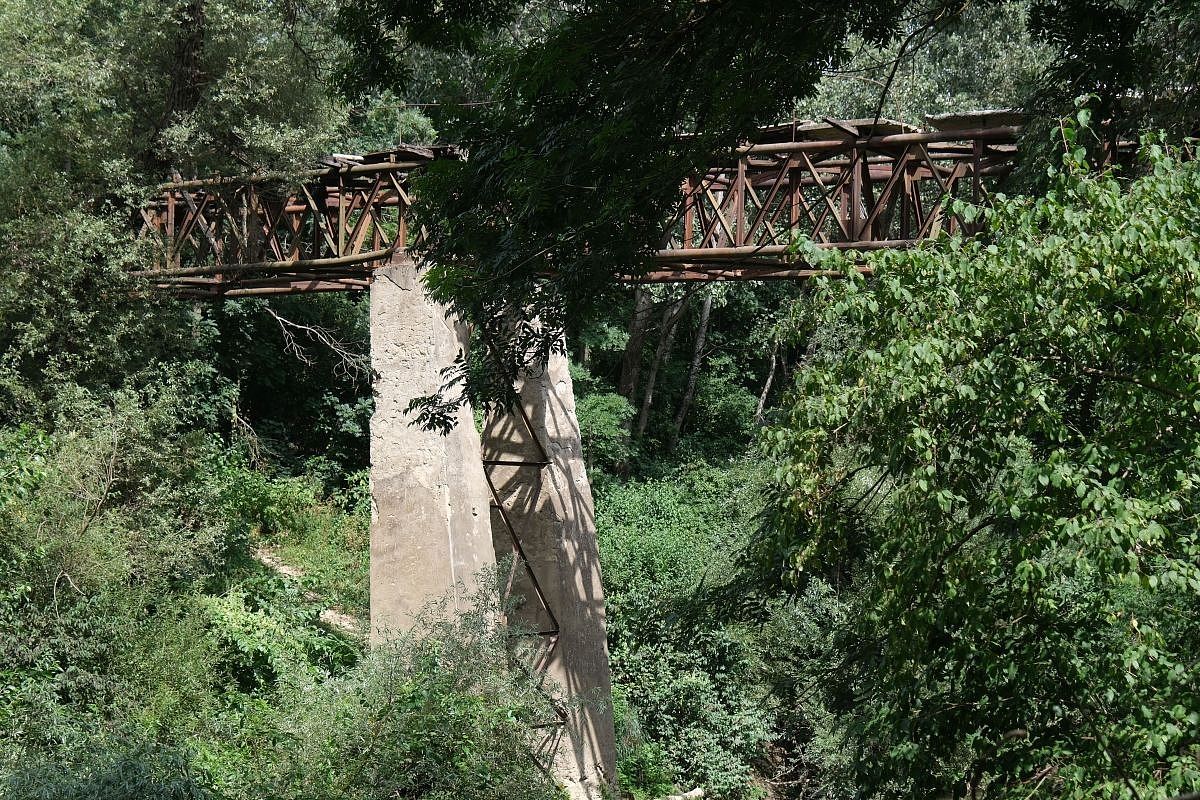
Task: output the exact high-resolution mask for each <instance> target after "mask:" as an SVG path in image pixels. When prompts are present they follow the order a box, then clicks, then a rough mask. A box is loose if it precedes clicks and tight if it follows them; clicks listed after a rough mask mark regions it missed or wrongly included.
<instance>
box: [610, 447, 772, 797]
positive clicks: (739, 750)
mask: <svg viewBox="0 0 1200 800" xmlns="http://www.w3.org/2000/svg"><path fill="white" fill-rule="evenodd" d="M760 480H761V477H760V476H759V475H758V474H757V473H756V470H755V468H754V467H753V466H752V465H750V464H748V463H744V462H740V463H737V464H735V465H733V466H732V467H729V468H725V469H721V468H717V467H712V466H707V465H704V464H693V465H689V466H688V467H686V468H679V469H677V470H676V471H674V472H672V473H670V474H669V475H667V476H666V477H663V478H659V479H650V480H645V481H630V482H628V483H624V484H616V483H613V484H609V485H603V486H601V487H600V489H599V500H598V502H597V509H598V512H597V530H598V535H599V540H600V554H601V560H602V567H603V569H604V580H605V596H606V610H607V617H608V636H609V648H610V652H611V657H612V668H613V678H614V682H615V684H616V686H617V687H618V690H619V692H620V693H621V694H622V695H623V696H624V698H625V699H626V701H627V703H628V706H629V709H630V711H631V716H632V717H633V718H634V719H636V720H637V721H638V724H639V729H640V731H641V732H642V733H643V734H644V736H645V737H646V739H647V740H648V741H649V742H650V743H651V744H652V745H655V746H657V750H658V752H660V753H661V755H662V757H663V758H664V759H665V762H666V764H667V766H668V768H669V774H670V777H671V779H672V780H673V781H674V782H675V783H676V784H679V785H680V786H681V787H684V788H692V787H694V786H703V787H704V788H705V789H706V790H707V791H708V792H709V794H710V795H712V796H728V797H745V796H750V795H753V794H755V793H756V791H757V789H756V777H755V769H754V762H755V761H756V759H758V758H759V757H760V756H761V753H762V751H763V748H764V747H765V745H766V744H767V743H768V742H769V741H770V740H771V739H772V738H773V735H774V734H773V732H772V727H771V726H772V719H773V716H772V713H771V712H770V711H769V710H768V709H767V708H766V706H765V700H766V691H765V683H764V681H763V679H762V676H761V674H760V667H759V665H760V661H761V658H760V656H759V645H758V643H757V640H756V636H755V634H754V633H753V630H752V629H750V628H747V627H744V626H742V625H738V624H735V623H732V622H727V621H725V619H726V615H724V614H722V613H721V612H720V611H718V610H717V609H716V608H714V607H713V605H712V604H711V603H710V600H709V597H710V594H709V592H710V590H712V589H713V588H714V587H716V586H720V585H721V584H722V583H723V582H724V581H726V580H727V579H728V577H729V576H730V575H731V574H732V572H733V569H734V567H733V562H734V558H735V557H736V553H737V552H738V550H739V549H740V547H741V545H742V543H743V542H745V541H747V540H748V538H749V537H750V535H751V532H752V530H753V526H754V522H753V520H754V517H755V514H756V513H757V510H758V489H757V487H758V485H759V482H760ZM726 610H731V609H728V607H727V608H726ZM654 756H655V753H654V752H651V751H647V750H645V749H640V748H638V747H636V746H633V747H631V749H630V752H629V753H628V754H627V756H626V760H627V761H628V763H627V764H626V766H625V769H626V770H627V771H628V772H629V773H630V775H631V780H632V781H633V787H632V788H633V789H638V790H642V789H644V788H645V787H646V785H647V783H649V785H650V786H656V785H657V784H656V782H655V780H654V779H653V771H652V765H653V762H654ZM639 776H641V777H639ZM639 787H640V788H639Z"/></svg>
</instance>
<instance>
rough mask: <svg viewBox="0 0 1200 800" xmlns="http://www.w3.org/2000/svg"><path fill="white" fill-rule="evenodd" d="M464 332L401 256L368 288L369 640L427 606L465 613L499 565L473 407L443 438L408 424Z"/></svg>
mask: <svg viewBox="0 0 1200 800" xmlns="http://www.w3.org/2000/svg"><path fill="white" fill-rule="evenodd" d="M464 339H465V335H464V332H463V331H462V330H461V329H460V328H459V327H458V326H456V325H454V324H453V323H452V322H451V321H450V320H448V319H447V318H446V310H445V308H443V307H442V306H440V305H438V304H436V303H434V302H432V301H431V300H430V299H429V298H428V297H427V296H426V294H425V289H424V286H423V285H422V283H421V281H420V278H419V276H418V274H417V268H416V265H415V264H414V263H413V261H412V259H411V258H409V257H408V255H407V254H398V255H397V256H395V257H394V258H393V260H392V262H391V263H390V264H389V265H388V266H387V267H384V268H382V269H380V270H377V271H376V272H375V280H374V282H373V283H372V285H371V366H372V368H373V369H374V371H375V373H376V376H377V377H376V383H375V414H374V416H372V417H371V641H372V642H379V641H382V640H384V639H386V638H387V636H388V635H389V633H393V632H396V631H399V630H406V629H407V628H408V627H410V626H411V625H412V623H413V621H414V617H415V615H417V614H418V613H420V611H421V610H422V608H423V607H424V606H425V605H426V604H427V603H429V602H430V601H434V600H438V599H440V598H444V597H447V596H449V597H450V598H451V600H450V602H451V605H452V608H458V609H461V610H466V608H467V606H468V605H469V599H470V598H469V596H470V595H471V593H472V592H473V591H474V590H475V587H476V579H477V576H478V574H479V572H480V570H481V569H483V568H484V567H488V566H493V565H494V564H495V555H494V551H493V548H492V534H491V527H490V514H489V510H488V509H489V504H490V490H489V489H488V485H487V480H486V478H485V476H484V473H483V464H482V463H481V461H480V457H479V453H480V441H479V433H478V432H477V431H476V429H475V423H474V420H473V419H472V416H471V411H470V409H463V410H461V411H460V412H459V414H458V419H457V424H456V425H455V427H454V430H453V431H451V432H450V433H449V434H448V435H445V436H443V435H442V434H440V433H438V432H436V431H425V430H422V429H420V428H419V427H417V426H414V425H412V424H410V423H411V422H412V416H411V415H410V414H407V413H406V412H405V408H406V406H407V405H408V403H409V401H410V400H411V399H412V398H414V397H421V396H425V395H430V394H433V393H434V392H436V391H437V389H438V387H439V386H440V385H441V383H442V376H441V370H442V369H444V368H445V367H447V366H449V365H450V364H452V363H453V362H454V359H455V357H456V356H457V355H458V353H459V351H460V349H461V348H463V347H464V346H465V341H464Z"/></svg>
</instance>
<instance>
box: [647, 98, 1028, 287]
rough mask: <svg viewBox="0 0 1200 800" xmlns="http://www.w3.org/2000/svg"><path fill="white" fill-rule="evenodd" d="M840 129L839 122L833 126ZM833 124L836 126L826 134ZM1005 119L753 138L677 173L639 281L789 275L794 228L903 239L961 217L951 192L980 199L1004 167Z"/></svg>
mask: <svg viewBox="0 0 1200 800" xmlns="http://www.w3.org/2000/svg"><path fill="white" fill-rule="evenodd" d="M839 127H841V128H842V129H841V130H839V129H838V128H839ZM830 129H832V130H833V131H834V132H835V133H840V134H841V135H839V136H838V137H836V138H833V137H829V136H828V132H829V130H830ZM1019 132H1020V129H1019V127H1017V126H1014V125H1007V126H994V127H988V128H974V129H964V130H954V131H904V132H899V133H890V134H886V135H878V136H865V137H864V136H858V135H856V134H857V131H855V130H854V129H853V128H851V127H849V126H845V125H839V123H833V122H832V121H831V124H830V126H828V127H826V128H825V129H824V130H822V131H820V134H824V135H823V136H820V137H819V138H809V137H805V136H795V135H794V136H793V137H792V138H791V139H790V140H788V141H779V142H767V143H762V144H752V145H747V146H745V147H743V148H741V149H740V150H739V151H738V153H737V156H736V159H734V160H732V161H731V162H730V163H728V164H726V165H723V166H719V167H715V168H712V169H710V170H708V171H707V172H706V173H705V174H703V175H699V176H695V177H693V178H691V179H689V180H688V181H686V182H685V183H684V185H683V187H682V191H681V199H680V204H679V207H678V209H677V210H676V213H675V214H674V216H673V218H672V222H671V224H670V225H669V226H668V229H667V235H666V237H665V239H664V242H663V246H662V248H661V249H660V250H658V252H657V253H656V261H657V264H658V269H656V270H654V271H652V272H651V273H650V274H649V275H647V276H646V277H645V278H644V280H651V281H653V280H689V279H692V280H712V279H714V278H771V277H779V278H795V277H803V276H805V275H807V274H810V273H812V272H813V271H812V270H809V269H806V268H805V267H804V265H803V264H800V263H798V257H797V256H795V255H794V252H795V246H794V245H795V242H796V240H797V239H799V238H804V239H808V240H811V241H812V242H813V243H814V244H816V245H818V246H821V247H834V248H844V249H853V250H871V249H877V248H884V247H905V246H909V245H911V244H912V243H914V242H916V241H919V240H921V239H927V238H931V237H934V236H936V235H938V233H940V232H942V231H945V232H949V233H953V232H956V231H958V230H961V229H963V228H966V227H969V226H968V223H966V221H964V220H962V219H960V218H958V217H957V216H956V215H955V214H953V213H951V212H950V211H949V206H950V201H951V200H952V199H956V198H957V199H965V200H971V201H973V202H983V201H984V200H985V199H986V194H987V192H988V191H989V188H990V187H991V186H992V185H993V184H994V182H995V181H996V180H997V179H999V178H1001V177H1003V176H1005V175H1007V174H1008V173H1009V172H1011V171H1012V169H1013V166H1014V162H1015V157H1016V139H1017V135H1018V134H1019Z"/></svg>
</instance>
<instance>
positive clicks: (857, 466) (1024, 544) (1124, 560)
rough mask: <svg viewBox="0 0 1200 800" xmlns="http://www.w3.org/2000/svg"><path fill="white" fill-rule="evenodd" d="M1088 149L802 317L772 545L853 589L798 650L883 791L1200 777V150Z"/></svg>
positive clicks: (774, 571)
mask: <svg viewBox="0 0 1200 800" xmlns="http://www.w3.org/2000/svg"><path fill="white" fill-rule="evenodd" d="M1064 135H1065V136H1066V137H1067V139H1068V141H1073V140H1074V135H1075V134H1074V132H1073V131H1072V129H1070V128H1067V129H1066V130H1065V134H1064ZM1082 153H1083V150H1082V148H1080V149H1079V150H1078V151H1075V152H1074V153H1072V154H1070V155H1069V156H1068V158H1067V160H1066V162H1065V163H1066V166H1065V167H1064V169H1063V170H1062V171H1061V172H1060V173H1059V174H1058V175H1057V176H1056V177H1055V178H1054V180H1053V186H1052V188H1051V190H1050V191H1049V192H1048V193H1047V194H1046V195H1045V196H1044V197H1041V198H1037V199H1024V198H1018V199H1010V200H1002V201H1001V202H999V203H998V204H997V206H996V208H995V209H994V210H992V211H989V212H987V219H988V227H989V231H990V233H989V236H988V237H987V238H985V239H975V240H959V239H951V240H949V241H946V242H941V243H937V244H934V245H931V246H928V247H922V248H919V249H917V250H914V251H911V252H906V253H896V254H890V255H882V256H880V257H878V258H877V259H875V260H874V262H873V263H874V266H875V268H876V274H877V276H878V277H877V278H876V279H875V280H873V281H870V282H864V281H862V280H859V279H855V278H850V279H847V280H845V281H841V282H837V283H828V284H825V285H823V286H822V287H821V289H820V290H819V292H818V296H817V298H815V300H814V302H813V304H812V306H811V308H810V310H807V311H806V313H805V314H803V315H801V316H800V317H799V318H798V320H799V322H800V327H802V328H803V329H805V330H807V331H821V332H822V334H823V335H822V336H821V337H819V338H820V345H819V346H818V347H816V348H815V350H814V351H813V353H812V355H811V356H810V358H809V359H808V361H807V363H806V365H805V369H804V370H803V371H802V372H800V373H799V374H798V380H797V384H796V387H795V389H794V390H793V393H792V395H791V398H790V401H789V406H790V410H789V412H788V417H787V420H786V422H785V423H784V424H781V425H779V426H777V427H775V428H773V429H772V430H771V431H770V432H769V433H768V434H767V435H766V443H767V447H768V450H769V452H770V453H771V455H772V457H773V458H774V459H775V460H776V462H777V464H778V467H777V470H776V473H775V477H774V489H773V491H772V495H771V497H772V499H771V501H770V507H771V509H772V514H773V517H774V520H775V522H774V524H773V525H772V526H771V527H770V528H769V531H770V535H769V536H765V537H763V538H762V539H761V540H760V541H759V543H758V545H757V548H756V550H755V554H756V556H757V558H758V563H759V564H760V567H761V569H763V570H766V572H767V573H768V574H770V575H771V576H774V577H775V578H776V579H778V580H779V581H781V582H782V584H783V585H784V586H787V587H792V589H793V590H794V591H797V592H801V593H806V592H811V591H813V589H814V587H820V586H831V587H832V591H834V593H835V594H836V595H837V597H838V598H839V600H840V602H841V603H842V604H843V605H844V609H843V611H842V614H843V616H842V619H841V623H840V624H839V625H838V627H837V631H836V636H834V637H833V639H832V641H831V643H830V646H831V648H832V649H831V650H830V651H829V652H827V653H816V654H804V653H803V651H801V652H800V653H799V654H798V655H800V657H801V658H802V659H807V660H808V661H809V662H810V663H809V666H810V668H811V669H810V670H809V681H817V683H813V684H812V689H813V691H816V692H819V693H822V694H824V695H825V696H827V697H829V698H830V699H831V700H834V701H836V702H837V707H838V708H839V710H840V711H841V713H842V715H843V724H844V735H845V737H846V746H847V747H848V748H849V750H850V752H852V753H853V754H854V762H855V766H854V770H853V774H854V776H855V783H856V785H858V786H860V787H862V789H863V790H864V791H866V792H868V793H870V794H872V795H890V794H896V793H900V794H908V793H915V794H917V795H928V794H930V793H934V792H957V793H959V794H960V795H961V794H963V793H966V794H969V795H972V796H973V795H975V794H980V793H982V795H983V796H987V797H1010V796H1011V797H1026V796H1029V795H1030V794H1031V793H1032V794H1035V795H1036V794H1038V793H1045V794H1047V795H1052V796H1056V797H1096V796H1105V797H1142V798H1147V797H1167V796H1171V795H1173V794H1175V793H1176V792H1182V791H1184V790H1188V789H1192V790H1194V789H1196V788H1197V787H1198V786H1200V765H1198V762H1197V754H1198V753H1200V697H1197V694H1196V687H1197V685H1200V682H1198V680H1197V677H1198V676H1197V674H1196V662H1195V652H1194V643H1195V635H1196V630H1197V629H1196V624H1197V620H1198V617H1197V614H1198V613H1200V570H1198V567H1197V565H1198V563H1200V560H1198V557H1200V549H1198V547H1200V544H1198V542H1197V530H1198V527H1197V521H1198V520H1197V514H1198V512H1200V509H1198V507H1197V493H1196V486H1197V480H1198V479H1200V438H1198V436H1200V424H1197V423H1198V422H1200V418H1198V416H1197V415H1198V414H1200V402H1198V401H1197V400H1196V397H1197V390H1198V389H1200V293H1198V289H1197V287H1198V286H1200V246H1198V242H1197V239H1196V230H1197V222H1200V169H1197V167H1196V165H1195V162H1191V161H1188V162H1181V161H1179V160H1178V157H1177V156H1176V155H1173V154H1168V153H1164V152H1163V150H1162V149H1161V148H1160V147H1159V146H1157V145H1153V144H1152V145H1149V146H1148V147H1147V149H1146V150H1145V151H1144V157H1145V158H1146V165H1145V170H1146V172H1145V174H1144V175H1142V176H1140V177H1137V178H1136V179H1135V180H1133V181H1132V182H1130V183H1129V184H1127V185H1126V184H1123V183H1122V182H1120V181H1118V179H1117V178H1116V177H1115V176H1114V175H1112V174H1107V173H1105V174H1099V175H1089V174H1087V173H1086V172H1085V171H1084V167H1083V164H1082V162H1081V161H1079V160H1078V159H1081V158H1082ZM822 661H824V662H825V663H824V664H822V663H821V662H822ZM818 666H823V667H825V669H824V670H819V669H817V667H818Z"/></svg>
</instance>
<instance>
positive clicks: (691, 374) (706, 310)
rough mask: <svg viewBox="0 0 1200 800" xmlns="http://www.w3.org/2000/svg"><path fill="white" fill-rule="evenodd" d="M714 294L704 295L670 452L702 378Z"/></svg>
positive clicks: (676, 442) (672, 434)
mask: <svg viewBox="0 0 1200 800" xmlns="http://www.w3.org/2000/svg"><path fill="white" fill-rule="evenodd" d="M712 303H713V293H712V290H711V289H710V290H709V291H707V292H705V293H704V304H703V305H702V306H700V321H699V322H698V323H696V342H695V344H693V345H692V363H691V365H690V366H689V367H688V378H687V388H686V389H685V390H684V392H683V400H681V401H680V403H679V411H678V412H676V414H675V426H674V427H673V428H672V429H671V441H670V443H669V444H668V445H667V449H668V450H674V449H675V445H677V444H679V434H680V432H681V431H682V430H683V420H684V418H685V417H687V412H688V408H690V407H691V405H692V399H693V398H694V397H695V396H696V380H697V379H698V378H699V377H700V362H701V361H703V360H704V340H705V339H706V338H707V337H708V321H709V318H710V317H711V316H712Z"/></svg>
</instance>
